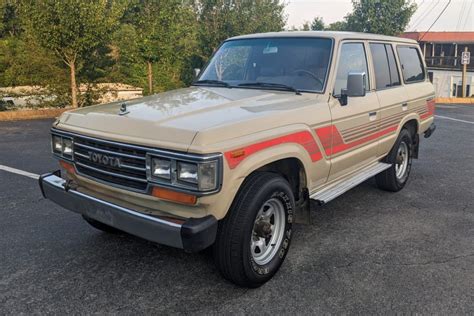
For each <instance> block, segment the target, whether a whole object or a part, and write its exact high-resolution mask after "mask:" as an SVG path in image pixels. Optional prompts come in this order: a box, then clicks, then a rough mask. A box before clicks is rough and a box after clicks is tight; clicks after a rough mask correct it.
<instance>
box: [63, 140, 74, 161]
mask: <svg viewBox="0 0 474 316" xmlns="http://www.w3.org/2000/svg"><path fill="white" fill-rule="evenodd" d="M63 155H64V156H69V157H72V139H69V138H63Z"/></svg>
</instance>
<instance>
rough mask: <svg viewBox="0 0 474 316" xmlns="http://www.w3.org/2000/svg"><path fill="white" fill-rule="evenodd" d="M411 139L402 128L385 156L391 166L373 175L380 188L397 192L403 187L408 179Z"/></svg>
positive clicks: (407, 132) (411, 154) (411, 153)
mask: <svg viewBox="0 0 474 316" xmlns="http://www.w3.org/2000/svg"><path fill="white" fill-rule="evenodd" d="M412 145H413V140H412V136H411V134H410V132H409V131H408V130H407V129H402V130H401V132H400V135H399V136H398V139H397V141H396V142H395V145H394V146H393V148H392V150H391V151H390V153H389V154H388V155H387V157H386V158H385V161H386V162H387V163H391V164H392V166H391V167H390V168H388V169H387V170H385V171H383V172H381V173H380V174H378V175H376V176H375V180H376V182H377V185H378V187H379V188H381V189H382V190H386V191H392V192H397V191H400V190H401V189H403V187H404V186H405V184H406V183H407V181H408V177H409V176H410V171H411V163H412V156H413V146H412Z"/></svg>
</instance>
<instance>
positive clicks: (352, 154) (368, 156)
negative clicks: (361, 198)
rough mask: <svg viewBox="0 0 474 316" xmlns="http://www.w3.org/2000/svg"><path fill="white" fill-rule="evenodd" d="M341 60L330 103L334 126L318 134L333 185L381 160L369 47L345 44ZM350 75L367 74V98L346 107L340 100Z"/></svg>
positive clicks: (351, 42) (338, 63) (352, 42)
mask: <svg viewBox="0 0 474 316" xmlns="http://www.w3.org/2000/svg"><path fill="white" fill-rule="evenodd" d="M338 56H339V57H338V60H337V61H336V65H337V66H336V78H335V81H334V91H333V96H331V97H330V101H329V107H330V110H331V116H332V125H331V126H328V127H325V128H321V129H318V130H317V134H318V136H319V138H320V140H321V142H322V144H323V147H324V149H325V151H326V154H327V155H328V156H329V157H330V159H331V171H330V174H329V179H328V180H329V181H332V180H335V179H337V178H339V177H341V176H342V175H345V174H347V173H348V172H351V171H355V170H357V169H359V168H360V167H362V166H364V165H366V164H368V163H369V162H371V161H373V160H375V159H376V157H377V141H376V140H375V139H373V137H372V134H374V133H376V132H377V128H378V119H379V117H378V110H379V104H378V99H377V95H376V93H375V92H374V91H372V90H371V89H370V73H369V66H368V58H367V56H368V54H367V44H366V43H365V42H364V41H344V42H343V43H342V45H340V46H339V53H338ZM350 72H359V73H360V72H363V73H366V95H365V96H364V97H349V98H348V104H347V105H345V106H342V105H341V104H340V102H339V100H338V99H337V96H339V95H340V94H341V90H342V89H346V88H347V75H348V74H349V73H350Z"/></svg>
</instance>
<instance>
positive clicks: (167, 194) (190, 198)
mask: <svg viewBox="0 0 474 316" xmlns="http://www.w3.org/2000/svg"><path fill="white" fill-rule="evenodd" d="M151 195H153V196H154V197H157V198H160V199H163V200H167V201H171V202H177V203H181V204H186V205H194V204H196V201H197V197H196V196H195V195H191V194H186V193H182V192H176V191H172V190H168V189H164V188H159V187H153V190H152V191H151Z"/></svg>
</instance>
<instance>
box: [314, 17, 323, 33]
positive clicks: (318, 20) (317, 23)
mask: <svg viewBox="0 0 474 316" xmlns="http://www.w3.org/2000/svg"><path fill="white" fill-rule="evenodd" d="M325 28H326V26H325V24H324V20H323V18H322V17H320V16H317V17H315V18H314V20H313V22H311V30H312V31H324V29H325Z"/></svg>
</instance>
